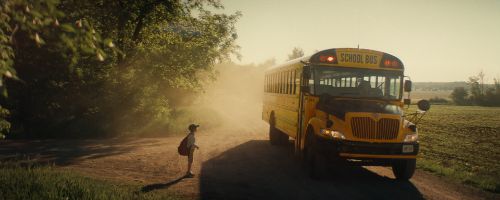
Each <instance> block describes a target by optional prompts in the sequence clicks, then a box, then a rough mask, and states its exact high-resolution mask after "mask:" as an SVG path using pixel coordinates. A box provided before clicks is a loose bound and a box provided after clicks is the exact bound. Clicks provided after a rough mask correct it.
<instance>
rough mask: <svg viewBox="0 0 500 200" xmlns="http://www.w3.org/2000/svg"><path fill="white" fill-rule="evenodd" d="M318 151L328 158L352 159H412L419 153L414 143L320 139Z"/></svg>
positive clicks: (417, 146) (417, 145) (416, 143)
mask: <svg viewBox="0 0 500 200" xmlns="http://www.w3.org/2000/svg"><path fill="white" fill-rule="evenodd" d="M320 143H322V144H321V145H320V151H322V152H327V154H330V156H335V157H341V158H347V159H349V158H353V159H364V158H366V159H370V158H381V159H414V158H416V157H417V154H418V151H419V144H418V142H414V143H370V142H356V141H346V140H325V139H320Z"/></svg>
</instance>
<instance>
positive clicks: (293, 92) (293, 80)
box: [291, 70, 296, 94]
mask: <svg viewBox="0 0 500 200" xmlns="http://www.w3.org/2000/svg"><path fill="white" fill-rule="evenodd" d="M291 81H292V94H295V92H296V90H295V89H296V88H295V87H296V85H295V70H292V80H291Z"/></svg>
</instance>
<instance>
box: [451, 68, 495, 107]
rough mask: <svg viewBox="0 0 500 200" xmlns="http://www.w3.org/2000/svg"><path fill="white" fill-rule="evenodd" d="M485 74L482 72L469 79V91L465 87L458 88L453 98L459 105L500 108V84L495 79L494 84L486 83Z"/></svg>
mask: <svg viewBox="0 0 500 200" xmlns="http://www.w3.org/2000/svg"><path fill="white" fill-rule="evenodd" d="M485 76H486V75H485V74H484V73H483V72H482V71H481V72H480V73H479V74H478V75H477V76H471V77H469V81H468V85H469V89H470V95H469V91H467V89H465V87H456V88H455V89H454V90H453V93H452V94H451V96H450V97H451V98H452V99H453V101H454V102H455V104H457V105H479V106H500V82H499V80H498V79H493V80H494V84H493V85H488V84H485V83H484V79H485Z"/></svg>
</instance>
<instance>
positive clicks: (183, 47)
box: [3, 0, 240, 137]
mask: <svg viewBox="0 0 500 200" xmlns="http://www.w3.org/2000/svg"><path fill="white" fill-rule="evenodd" d="M8 1H10V2H24V3H25V4H26V5H31V4H30V3H27V2H32V1H27V0H8ZM34 2H38V1H34ZM40 2H41V1H40ZM44 2H45V1H44ZM48 2H52V4H50V5H51V6H50V8H48V7H43V6H42V7H40V9H39V10H41V11H45V10H51V9H52V10H53V12H54V13H56V14H58V15H57V17H54V16H52V17H51V18H50V19H52V21H51V22H52V24H56V21H57V23H58V24H60V25H59V26H58V27H60V29H61V31H60V32H57V33H60V34H56V33H54V32H50V31H52V30H53V29H54V28H52V27H53V26H52V25H50V23H49V24H48V25H47V27H48V30H46V31H40V32H34V33H38V36H39V37H38V39H39V41H43V42H44V43H46V45H45V48H38V47H37V45H36V44H35V46H34V45H33V44H34V43H33V42H31V43H24V42H21V44H19V45H16V46H15V52H18V54H16V56H15V57H13V62H12V63H13V65H12V66H13V68H15V69H16V71H17V72H18V74H17V75H18V76H19V78H20V79H22V80H23V82H22V83H21V82H14V81H9V82H8V83H7V86H8V88H9V91H12V93H11V94H10V95H9V98H8V99H7V102H6V103H5V104H3V105H5V106H6V107H8V108H9V109H11V110H12V111H13V112H12V113H13V114H12V116H11V118H12V119H13V126H12V127H13V129H14V130H19V131H22V132H27V133H32V134H34V135H35V136H42V137H46V136H57V137H59V136H65V137H74V136H81V137H86V136H88V135H89V134H93V135H103V134H124V133H134V132H141V131H152V129H154V128H159V127H160V128H161V127H162V126H160V125H162V124H166V123H169V122H170V121H171V118H170V112H171V111H172V110H173V109H175V107H176V104H177V103H179V102H185V101H184V99H183V97H189V94H194V93H197V92H199V91H201V90H202V89H203V86H204V84H205V83H206V82H207V81H206V80H207V79H212V78H213V77H214V76H215V70H214V68H213V65H214V64H215V63H217V62H220V61H222V60H225V59H228V58H229V55H231V54H235V53H236V51H237V49H238V46H237V45H236V44H235V43H234V41H235V39H236V37H237V35H236V30H235V27H234V23H235V22H236V20H237V19H238V17H239V16H240V14H239V13H235V14H233V15H226V14H215V13H212V12H211V11H209V9H207V8H208V7H210V9H212V8H216V9H217V8H222V5H221V4H220V3H219V2H218V1H216V0H187V1H182V2H181V1H177V0H144V1H133V0H104V1H97V2H96V1H77V0H67V1H61V2H58V1H56V0H52V1H50V0H49V1H48ZM23 5H24V4H23ZM41 5H45V4H43V3H41ZM17 7H19V6H16V8H17ZM35 7H36V6H33V7H32V6H29V8H30V9H31V10H34V9H33V8H35ZM20 8H24V7H23V6H20ZM195 11H196V14H194V13H193V12H195ZM23 12H24V11H22V10H18V11H15V12H13V13H14V14H18V13H23ZM64 13H66V14H64ZM20 19H23V18H22V17H21V18H20ZM28 19H31V18H28ZM82 19H85V20H82ZM28 21H29V20H28ZM35 21H37V20H35ZM43 21H44V22H45V21H47V20H43ZM63 22H67V23H64V24H65V25H63ZM9 24H10V23H9ZM27 33H30V32H29V31H28V32H27ZM30 35H33V34H24V33H23V34H17V36H16V37H17V38H18V40H17V41H37V39H36V38H37V37H36V34H35V36H34V37H33V36H30ZM101 36H102V37H101ZM30 37H32V38H34V39H31V40H27V39H29V38H30ZM72 38H76V39H72ZM101 38H113V39H114V41H111V40H107V39H101ZM72 40H73V41H75V42H68V41H72ZM64 45H65V46H64ZM62 47H64V48H62ZM115 49H116V50H115ZM96 58H97V59H96Z"/></svg>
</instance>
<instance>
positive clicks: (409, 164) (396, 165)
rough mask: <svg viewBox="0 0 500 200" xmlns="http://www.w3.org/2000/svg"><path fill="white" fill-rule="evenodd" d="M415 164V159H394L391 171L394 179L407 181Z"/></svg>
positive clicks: (413, 170)
mask: <svg viewBox="0 0 500 200" xmlns="http://www.w3.org/2000/svg"><path fill="white" fill-rule="evenodd" d="M416 165H417V160H416V159H408V160H395V161H394V162H393V163H392V172H393V173H394V176H395V177H396V179H398V180H404V181H407V180H408V179H410V178H411V177H412V176H413V173H414V172H415V167H416Z"/></svg>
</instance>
